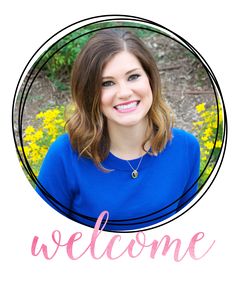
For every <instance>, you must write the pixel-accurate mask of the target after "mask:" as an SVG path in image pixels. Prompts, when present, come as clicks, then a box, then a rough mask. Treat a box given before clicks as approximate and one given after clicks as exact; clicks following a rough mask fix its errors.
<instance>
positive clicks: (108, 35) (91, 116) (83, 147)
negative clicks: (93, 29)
mask: <svg viewBox="0 0 236 290" xmlns="http://www.w3.org/2000/svg"><path fill="white" fill-rule="evenodd" d="M122 51H128V52H130V53H132V54H133V55H134V56H136V58H137V59H138V60H139V62H140V63H141V65H142V67H143V69H144V71H145V72H146V74H147V76H148V78H149V82H150V86H151V89H152V93H153V103H152V106H151V108H150V110H149V112H148V120H149V132H148V138H147V140H145V142H144V143H143V149H144V145H145V144H146V142H147V141H150V142H151V152H152V153H153V154H158V152H160V151H162V150H163V149H164V148H165V146H166V143H167V142H168V140H170V139H171V136H172V135H171V128H172V118H171V114H170V110H169V108H168V106H167V105H166V104H165V102H164V101H163V99H162V97H161V84H160V76H159V72H158V69H157V66H156V62H155V59H154V58H153V56H152V54H151V53H150V51H149V50H148V48H147V47H146V46H145V45H144V43H143V42H142V41H141V40H140V39H139V38H138V37H137V36H136V35H134V34H133V33H131V32H130V31H127V30H123V29H119V28H116V29H103V30H100V31H99V32H97V33H96V34H95V35H94V36H93V37H91V38H90V40H89V41H88V42H87V44H86V45H85V46H84V47H83V48H82V50H81V51H80V53H79V54H78V57H77V59H76V60H75V62H74V65H73V69H72V75H71V93H72V99H73V102H74V112H73V114H72V116H71V117H70V118H69V119H68V121H67V129H68V133H69V136H70V141H71V144H72V147H73V148H74V149H75V150H76V151H77V152H78V154H79V155H80V156H84V157H88V158H90V159H92V160H93V161H94V163H95V164H96V165H97V166H98V167H99V168H101V169H102V168H103V167H102V166H101V162H102V161H103V160H104V159H105V158H106V157H107V156H108V154H109V150H110V138H109V134H108V129H107V121H106V118H105V116H104V115H103V113H102V112H101V109H100V96H101V89H102V71H103V69H104V66H105V65H106V64H107V62H109V60H110V59H111V58H112V57H113V56H114V55H116V54H117V53H119V52H122Z"/></svg>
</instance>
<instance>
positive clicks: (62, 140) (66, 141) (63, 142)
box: [48, 133, 73, 155]
mask: <svg viewBox="0 0 236 290" xmlns="http://www.w3.org/2000/svg"><path fill="white" fill-rule="evenodd" d="M72 151H73V149H72V146H71V143H70V138H69V135H68V133H64V134H62V135H60V136H59V137H57V139H56V140H55V141H54V142H53V143H52V144H51V146H50V148H49V150H48V153H49V154H60V155H63V154H66V153H69V152H70V153H71V152H72Z"/></svg>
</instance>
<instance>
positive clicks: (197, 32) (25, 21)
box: [0, 0, 236, 290]
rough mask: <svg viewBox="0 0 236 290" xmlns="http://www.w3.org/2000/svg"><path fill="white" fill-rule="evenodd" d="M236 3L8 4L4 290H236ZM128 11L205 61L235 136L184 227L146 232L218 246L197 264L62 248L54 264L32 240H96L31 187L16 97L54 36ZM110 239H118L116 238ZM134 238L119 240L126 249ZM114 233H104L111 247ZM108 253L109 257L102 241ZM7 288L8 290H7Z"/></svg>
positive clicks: (180, 223) (4, 22)
mask: <svg viewBox="0 0 236 290" xmlns="http://www.w3.org/2000/svg"><path fill="white" fill-rule="evenodd" d="M232 4H233V1H227V0H226V1H206V0H205V1H200V0H198V1H145V3H144V1H139V2H138V1H132V0H130V1H124V2H122V1H105V0H104V1H102V0H100V1H97V2H95V1H94V2H92V1H85V2H82V1H69V0H67V1H61V2H60V1H55V2H53V1H43V0H41V1H37V2H36V1H8V2H7V4H1V6H2V7H1V9H0V10H1V18H0V21H1V45H0V49H1V55H0V56H1V63H0V65H1V77H0V80H1V101H0V104H1V108H0V112H1V113H0V118H1V119H0V124H1V142H0V146H1V150H0V170H1V172H0V177H1V203H0V214H1V239H0V264H1V269H2V270H1V279H0V288H1V289H6V290H8V289H25V290H28V289H34V290H36V289H50V288H51V289H68V288H69V287H71V288H72V287H73V289H93V288H95V287H96V288H97V289H143V288H144V289H158V288H161V289H174V288H175V289H183V290H184V289H191V290H194V289H215V288H216V287H217V289H229V290H230V289H235V284H236V282H235V278H234V276H233V274H234V273H235V270H233V268H235V264H234V261H235V258H236V250H235V242H234V238H235V237H236V235H235V218H236V214H235V203H234V202H235V201H236V199H235V192H236V191H235V188H234V179H235V169H234V165H235V161H236V158H235V144H236V140H235V133H233V132H234V131H235V128H234V126H235V124H236V123H235V121H236V120H235V116H236V113H235V110H236V108H235V105H236V102H235V65H236V62H235V52H236V47H235V29H234V27H235V25H236V23H235V15H234V14H235V13H234V11H235V9H234V8H233V5H232ZM102 14H130V15H134V16H140V17H144V18H148V19H150V20H153V21H155V22H157V23H160V24H162V25H164V26H165V27H167V28H169V29H171V30H173V31H174V32H176V33H177V34H179V35H181V36H182V37H184V38H185V39H186V40H188V41H189V42H190V43H191V44H192V45H193V46H194V47H195V48H196V49H197V50H198V51H199V52H200V53H201V54H202V55H203V57H204V58H205V59H206V60H207V62H208V64H209V65H210V67H211V68H212V70H213V72H214V74H215V76H216V78H217V80H218V82H219V84H220V87H221V90H222V92H223V97H224V101H225V105H226V109H227V116H228V123H229V136H228V144H227V150H226V156H225V158H224V161H223V165H222V167H221V170H220V172H219V174H218V176H217V178H216V180H215V182H214V183H213V185H212V186H211V188H210V190H209V191H208V192H207V194H206V195H205V196H204V197H203V198H202V199H201V201H200V202H198V204H197V205H196V206H195V207H194V208H193V209H192V210H190V211H189V212H188V213H186V214H185V215H184V216H182V217H180V218H179V219H178V220H176V221H174V222H172V223H170V224H168V225H166V226H164V227H161V228H159V229H155V230H152V231H148V232H146V235H147V239H148V240H149V241H151V240H152V239H157V240H158V239H160V238H161V237H162V236H163V235H164V234H168V235H170V236H171V237H172V238H181V240H182V242H183V246H184V245H185V246H186V245H187V244H188V242H189V240H190V238H191V237H192V236H193V235H194V234H195V233H196V232H198V231H202V232H204V233H205V239H204V241H203V242H202V243H200V244H201V246H200V248H199V251H201V250H203V249H206V248H207V246H208V245H210V244H211V242H212V241H213V240H216V242H215V245H214V246H213V248H212V250H211V251H210V252H209V253H208V254H207V255H206V256H205V257H204V258H203V259H202V260H199V261H194V260H192V259H190V258H187V257H186V259H184V260H183V261H182V262H180V263H176V262H174V261H173V258H172V255H171V253H170V254H169V255H168V256H167V257H162V256H161V255H157V258H156V259H154V260H151V259H150V258H149V257H148V251H146V252H143V254H142V255H141V256H140V257H139V258H137V259H131V258H129V257H128V256H127V255H125V256H124V257H122V258H120V259H118V260H117V261H109V260H108V259H106V258H105V257H104V258H103V259H101V260H98V261H95V260H94V259H92V258H91V256H90V255H89V254H87V255H85V256H84V257H83V258H81V259H80V260H77V261H71V260H69V259H68V258H67V256H66V255H65V251H63V250H61V251H60V252H59V253H58V255H57V256H56V257H55V259H53V260H51V261H46V260H45V259H43V258H42V256H39V257H32V255H31V251H30V249H31V242H32V239H33V237H34V235H38V236H39V237H40V240H41V241H44V242H46V243H49V241H50V235H51V232H52V231H53V230H55V229H59V230H60V231H61V232H62V234H63V239H64V241H66V238H69V236H70V235H71V234H72V233H74V232H76V231H82V232H83V234H84V238H83V241H82V242H81V243H78V247H81V251H82V248H83V247H85V245H86V244H88V242H89V238H90V236H91V230H89V229H86V228H84V227H81V226H80V225H78V224H75V223H73V222H72V221H69V220H67V219H65V218H64V217H62V216H60V215H59V214H57V213H56V212H54V211H53V210H51V209H50V208H49V207H48V206H47V205H46V204H45V203H44V202H43V201H41V199H40V198H39V197H38V196H37V195H36V194H35V192H34V190H33V189H32V188H31V186H30V185H29V184H28V182H27V180H26V178H25V176H24V174H23V172H22V170H21V168H20V166H19V164H18V159H17V156H16V152H15V148H14V142H13V137H12V131H11V108H12V101H13V96H14V90H15V87H16V85H17V81H18V79H19V77H20V74H21V72H22V70H23V68H24V67H25V65H26V63H27V62H28V60H29V58H30V57H31V56H32V55H33V53H34V52H35V51H36V50H37V49H38V48H39V46H40V45H41V44H42V43H43V42H45V41H46V40H47V39H48V38H49V37H50V36H52V35H53V34H54V33H56V32H57V31H59V30H60V29H62V28H64V27H65V26H67V25H69V24H72V23H74V22H76V21H78V20H81V19H84V18H86V17H91V16H96V15H102ZM111 236H112V235H111ZM133 236H134V235H133V234H128V235H124V236H122V238H123V244H125V243H126V242H128V241H129V240H130V239H131V238H132V237H133ZM108 238H109V234H105V233H104V246H105V241H107V240H108ZM100 245H101V250H102V243H100ZM3 285H4V286H3Z"/></svg>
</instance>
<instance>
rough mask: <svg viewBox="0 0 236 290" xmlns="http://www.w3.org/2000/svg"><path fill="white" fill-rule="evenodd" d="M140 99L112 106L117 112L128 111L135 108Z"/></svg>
mask: <svg viewBox="0 0 236 290" xmlns="http://www.w3.org/2000/svg"><path fill="white" fill-rule="evenodd" d="M139 103H140V101H130V102H125V103H122V104H119V105H116V106H114V109H115V110H117V111H118V112H119V113H129V112H133V111H135V110H136V108H137V107H138V105H139Z"/></svg>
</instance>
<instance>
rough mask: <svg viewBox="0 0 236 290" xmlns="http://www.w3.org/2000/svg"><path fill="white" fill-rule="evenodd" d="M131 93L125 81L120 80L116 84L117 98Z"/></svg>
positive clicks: (126, 96) (128, 95) (127, 96)
mask: <svg viewBox="0 0 236 290" xmlns="http://www.w3.org/2000/svg"><path fill="white" fill-rule="evenodd" d="M131 95H132V90H131V89H130V87H129V85H128V84H127V83H125V82H122V83H120V84H119V86H118V91H117V96H118V97H119V98H122V99H123V98H129V97H130V96H131Z"/></svg>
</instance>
